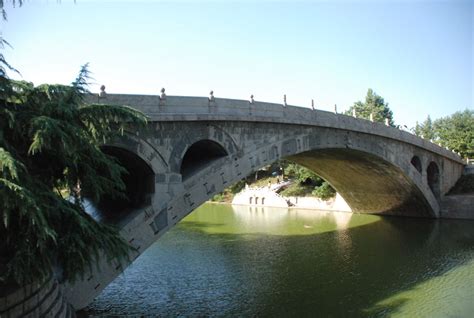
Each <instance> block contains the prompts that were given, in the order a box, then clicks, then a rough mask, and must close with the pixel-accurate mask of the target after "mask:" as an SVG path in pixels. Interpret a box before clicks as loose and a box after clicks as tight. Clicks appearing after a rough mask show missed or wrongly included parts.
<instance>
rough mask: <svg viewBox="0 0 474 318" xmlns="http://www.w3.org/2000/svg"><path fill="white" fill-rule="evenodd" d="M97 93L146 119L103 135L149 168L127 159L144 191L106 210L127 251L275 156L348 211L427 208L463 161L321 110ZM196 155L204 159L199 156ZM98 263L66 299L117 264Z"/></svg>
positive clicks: (434, 208) (422, 213) (77, 300)
mask: <svg viewBox="0 0 474 318" xmlns="http://www.w3.org/2000/svg"><path fill="white" fill-rule="evenodd" d="M91 101H93V102H97V96H92V97H91ZM100 102H103V103H109V104H121V105H129V106H132V107H135V108H137V109H139V110H141V111H143V112H144V113H145V114H146V115H147V116H148V117H149V120H150V122H151V124H150V125H149V127H148V128H146V129H142V130H140V131H137V130H136V129H135V128H133V127H130V130H129V132H128V133H127V135H126V136H125V137H124V138H123V140H116V141H114V142H113V143H111V144H110V145H108V146H109V147H118V148H121V149H125V150H128V151H130V152H131V153H132V154H133V155H135V156H137V158H139V160H134V164H130V165H129V166H130V167H136V166H140V164H138V162H141V163H142V165H143V167H144V169H145V170H147V171H151V175H150V173H143V174H139V173H137V174H136V175H135V176H134V172H133V169H131V171H130V173H131V174H132V176H131V178H132V179H133V178H135V179H134V181H137V180H136V179H139V178H142V179H144V181H146V182H149V180H152V181H151V183H152V184H154V186H153V187H152V189H150V190H152V191H150V193H149V196H143V197H146V198H149V203H147V204H146V205H145V206H140V207H136V208H134V209H131V210H129V211H127V212H126V213H119V214H118V215H119V216H120V217H116V219H115V220H112V221H113V222H114V223H115V224H117V225H118V226H119V227H120V228H121V234H122V235H123V237H124V238H125V239H126V240H127V241H128V242H130V244H131V245H133V246H134V247H136V248H137V252H136V253H134V254H133V255H131V259H132V260H133V259H135V258H136V257H138V256H139V255H140V254H141V253H142V252H143V251H144V250H145V249H146V248H147V247H148V246H150V245H151V244H152V243H153V242H155V241H156V240H157V239H158V238H159V237H160V236H161V235H163V233H165V232H166V231H167V230H168V229H170V228H172V227H173V226H174V225H175V224H176V223H177V222H179V221H180V220H181V219H182V218H183V217H185V216H186V215H188V214H189V213H190V212H192V211H193V210H194V209H195V208H196V207H198V206H199V205H201V204H202V203H203V202H205V201H206V200H208V199H209V198H210V197H212V196H213V195H214V194H216V193H218V192H220V191H222V190H223V189H224V188H226V187H228V186H230V185H232V184H233V183H235V182H237V181H238V180H240V179H242V178H243V177H245V176H246V175H248V174H249V173H251V172H252V171H255V170H257V169H259V168H261V167H263V166H265V165H268V164H270V163H272V162H274V161H276V160H279V159H281V158H289V159H291V160H294V161H296V162H298V163H301V164H303V165H305V166H307V167H309V168H311V169H312V170H314V171H315V172H317V173H318V174H320V175H321V176H322V177H323V178H325V179H326V180H328V181H329V182H330V183H331V185H333V186H334V187H335V189H336V190H337V191H338V192H339V193H340V194H341V195H342V197H343V198H344V199H345V200H346V201H347V203H348V204H349V205H350V207H351V208H352V210H353V211H356V212H360V213H379V214H390V215H403V216H416V217H434V218H437V217H439V216H440V208H439V206H440V202H441V200H442V199H443V197H444V195H445V193H446V192H447V191H449V189H450V188H451V187H452V186H453V185H454V184H455V182H456V181H457V180H458V178H459V176H460V175H461V173H462V170H463V168H464V163H463V161H462V160H461V158H460V157H459V156H457V155H456V154H454V153H452V152H451V151H448V150H446V149H444V148H441V147H439V146H437V145H435V144H432V143H430V142H429V141H427V140H424V139H421V138H418V137H416V136H414V135H412V134H410V133H408V132H405V131H401V130H398V129H396V128H393V127H387V126H385V125H384V124H380V123H374V122H370V121H367V120H363V119H357V118H353V117H350V116H345V115H341V114H334V113H330V112H324V111H317V110H312V109H306V108H301V107H294V106H289V105H287V106H286V107H283V105H281V104H270V103H262V102H256V101H254V102H253V103H252V104H250V103H249V102H248V101H241V100H232V99H221V98H214V100H213V101H212V103H211V102H210V101H209V99H208V98H201V97H179V96H166V103H163V102H162V103H161V105H160V97H159V96H141V95H111V94H107V95H106V97H105V98H101V101H100ZM203 141H204V142H203ZM196 144H199V145H202V146H201V147H200V148H199V147H198V149H197V150H196V148H194V150H193V155H192V156H191V157H192V160H188V159H189V156H188V159H186V169H185V171H184V170H183V159H184V158H185V157H186V154H189V149H190V148H191V147H193V146H194V145H196ZM206 145H207V146H206ZM213 145H218V147H216V146H213ZM221 148H222V149H224V153H222V152H221V151H220V150H219V149H221ZM116 153H117V154H119V155H120V153H121V152H116ZM200 155H202V156H203V157H206V158H209V159H206V160H207V161H206V162H204V163H203V162H202V160H200ZM414 156H416V157H417V158H418V159H417V160H416V162H417V165H418V167H416V166H414V165H413V164H412V159H413V158H414ZM126 157H127V156H123V158H122V159H123V160H124V162H125V165H126V166H127V162H126V161H127V160H126ZM193 160H195V163H196V165H195V166H193ZM420 166H421V169H420ZM429 166H431V167H435V168H433V169H431V170H430V171H429V169H428V167H429ZM420 171H421V172H420ZM183 172H185V173H183ZM145 179H146V180H145ZM147 189H148V188H147ZM131 191H132V192H133V189H132V190H131ZM135 194H136V195H137V197H140V196H139V193H135ZM100 268H101V271H100V272H99V271H94V272H93V273H91V275H90V276H89V277H90V278H89V279H85V280H83V281H79V282H77V283H75V284H73V285H66V286H64V288H65V290H66V294H67V297H68V300H69V301H70V303H71V304H73V306H74V308H76V309H81V308H83V307H85V306H87V305H88V304H89V303H90V302H91V301H92V300H93V298H94V297H96V296H97V295H98V294H99V293H100V291H101V290H102V289H103V288H105V286H107V284H109V283H110V282H111V281H112V280H113V279H114V278H115V277H116V276H117V275H119V274H120V273H121V272H122V271H123V267H122V266H118V265H117V264H108V263H107V262H106V261H105V260H102V261H101V265H100Z"/></svg>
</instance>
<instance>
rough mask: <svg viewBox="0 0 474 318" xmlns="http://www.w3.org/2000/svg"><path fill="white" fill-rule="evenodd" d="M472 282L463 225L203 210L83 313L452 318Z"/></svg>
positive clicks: (469, 227) (473, 226) (466, 305)
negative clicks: (449, 317) (397, 315)
mask: <svg viewBox="0 0 474 318" xmlns="http://www.w3.org/2000/svg"><path fill="white" fill-rule="evenodd" d="M473 285H474V222H469V221H449V220H422V219H409V218H406V219H402V218H393V217H392V218H381V217H378V216H373V215H359V214H348V213H338V214H335V213H334V214H332V213H328V212H321V211H311V210H287V209H283V210H281V209H271V208H270V209H269V208H266V209H265V208H264V209H254V210H248V209H246V208H244V209H239V208H237V209H234V208H232V207H230V206H223V205H205V206H203V207H202V208H199V209H198V210H197V211H196V212H194V213H192V214H191V215H189V216H188V217H186V218H185V219H184V220H183V221H182V222H181V223H180V224H178V226H177V227H175V228H174V229H172V230H171V231H170V232H168V233H167V234H165V235H164V236H163V237H162V238H161V239H160V240H159V241H158V242H157V243H156V244H154V245H153V246H152V247H151V248H150V249H149V250H148V251H147V252H146V253H145V254H144V255H142V256H141V257H140V258H139V259H138V260H137V263H135V264H134V265H132V267H131V268H129V269H127V271H126V272H125V274H124V275H123V276H121V277H120V278H119V279H117V280H116V281H115V282H114V283H113V284H112V285H110V286H109V287H108V288H107V289H106V290H105V291H104V293H103V294H102V295H101V296H100V297H99V298H98V299H97V300H96V301H95V302H94V303H93V304H92V306H91V307H90V309H89V314H91V315H97V316H107V315H110V316H117V315H128V316H130V315H132V316H133V315H135V316H139V315H144V316H164V317H168V316H192V317H194V316H268V317H281V316H294V317H300V316H333V317H346V316H351V317H359V316H360V317H366V316H389V315H396V314H400V315H404V316H408V317H423V316H425V317H433V316H436V315H439V314H440V313H441V316H455V317H464V316H465V314H466V313H469V312H471V309H473V308H472V307H473V306H472V304H471V302H472V299H474V295H473V288H472V286H473ZM428 307H429V308H428Z"/></svg>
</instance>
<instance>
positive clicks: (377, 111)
mask: <svg viewBox="0 0 474 318" xmlns="http://www.w3.org/2000/svg"><path fill="white" fill-rule="evenodd" d="M353 110H355V112H356V115H357V117H358V118H365V119H370V114H373V116H374V121H375V122H380V123H384V122H385V118H388V120H389V125H390V126H394V121H393V112H392V111H391V110H390V108H389V107H388V103H385V101H384V99H383V98H382V97H381V96H379V95H377V94H376V93H375V92H374V91H373V90H372V89H371V88H369V89H368V91H367V95H366V97H365V102H361V101H358V102H356V103H354V105H353V106H351V107H350V108H349V110H347V111H346V112H345V114H346V115H352V111H353Z"/></svg>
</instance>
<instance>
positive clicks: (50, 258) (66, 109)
mask: <svg viewBox="0 0 474 318" xmlns="http://www.w3.org/2000/svg"><path fill="white" fill-rule="evenodd" d="M1 79H2V82H1V84H2V85H1V87H0V92H1V96H0V282H3V283H11V282H16V283H18V284H25V283H28V282H31V281H33V280H36V279H41V278H44V277H46V276H47V275H49V273H50V271H51V269H52V267H53V266H58V267H59V268H61V269H62V270H63V278H64V279H66V280H74V279H75V278H76V277H77V276H78V275H82V274H84V272H85V271H87V270H88V269H91V267H92V266H93V265H94V264H95V261H96V260H97V258H98V256H99V254H101V255H102V253H103V254H104V255H105V256H106V257H107V259H108V260H109V261H112V260H116V261H123V260H125V259H126V258H127V255H128V253H129V251H130V247H129V246H128V244H127V243H126V242H125V241H124V240H123V239H122V238H121V237H120V235H119V234H118V231H117V230H116V229H115V228H113V227H111V226H108V225H105V224H100V223H97V222H96V221H95V220H93V219H92V218H91V217H90V216H89V215H88V214H87V213H86V212H85V210H84V206H83V203H82V200H81V193H90V194H93V196H94V197H93V199H96V200H98V199H100V197H101V196H102V195H104V194H107V195H115V196H121V195H122V196H123V193H122V191H123V190H124V189H125V185H124V184H123V182H122V179H121V175H122V174H123V173H125V172H126V171H125V169H124V168H123V167H121V166H120V165H119V164H118V163H117V162H116V160H114V158H112V157H109V156H108V155H106V154H104V153H103V152H102V151H101V150H100V147H101V145H102V144H103V143H104V142H106V141H107V140H110V139H111V138H115V137H116V136H120V135H121V134H123V132H124V130H126V128H127V127H128V126H129V125H130V124H134V125H144V124H145V123H146V118H145V117H144V115H143V114H141V113H140V112H138V111H136V110H133V109H131V108H128V107H124V106H122V107H119V106H111V105H86V104H85V103H84V95H85V94H87V93H88V92H87V86H86V83H87V79H88V71H87V65H85V66H84V67H82V69H81V71H80V73H79V76H78V77H77V79H76V80H75V81H74V82H73V83H72V85H71V86H65V85H41V86H37V87H34V86H33V84H31V83H27V82H24V81H13V80H9V79H8V78H6V77H5V76H1ZM79 189H80V190H79ZM61 190H67V192H68V193H70V197H69V198H67V199H66V198H64V197H63V196H62V195H61Z"/></svg>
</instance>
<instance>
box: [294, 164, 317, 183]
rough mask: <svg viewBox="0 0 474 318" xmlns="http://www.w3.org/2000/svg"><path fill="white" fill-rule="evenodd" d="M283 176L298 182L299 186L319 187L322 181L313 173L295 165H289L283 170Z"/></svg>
mask: <svg viewBox="0 0 474 318" xmlns="http://www.w3.org/2000/svg"><path fill="white" fill-rule="evenodd" d="M285 174H286V175H287V176H288V177H290V178H294V179H296V180H298V182H299V183H301V184H316V185H320V184H321V183H322V182H323V181H322V179H321V178H320V177H319V176H318V175H317V174H315V173H314V172H313V171H311V170H309V169H308V168H306V167H303V166H301V165H299V164H296V163H290V164H288V166H287V167H286V168H285Z"/></svg>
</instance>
